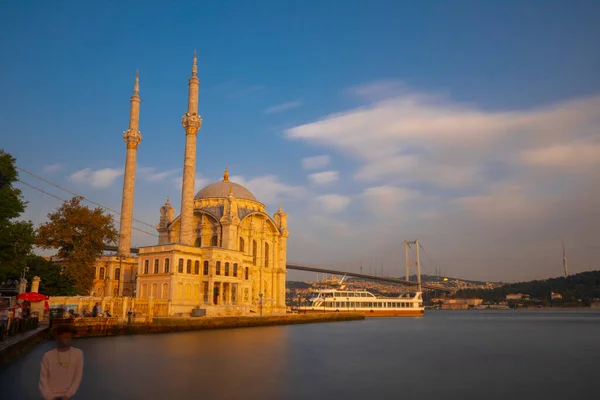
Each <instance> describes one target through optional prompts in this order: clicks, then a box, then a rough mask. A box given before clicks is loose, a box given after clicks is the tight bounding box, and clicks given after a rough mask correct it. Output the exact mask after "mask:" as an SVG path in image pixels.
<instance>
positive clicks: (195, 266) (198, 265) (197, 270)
mask: <svg viewBox="0 0 600 400" xmlns="http://www.w3.org/2000/svg"><path fill="white" fill-rule="evenodd" d="M194 274H196V275H198V274H200V261H196V262H195V263H194Z"/></svg>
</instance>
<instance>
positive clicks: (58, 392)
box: [39, 325, 83, 400]
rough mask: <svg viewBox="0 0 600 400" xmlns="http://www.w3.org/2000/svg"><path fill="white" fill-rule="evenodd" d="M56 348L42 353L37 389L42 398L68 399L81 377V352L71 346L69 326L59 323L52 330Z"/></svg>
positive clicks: (74, 391)
mask: <svg viewBox="0 0 600 400" xmlns="http://www.w3.org/2000/svg"><path fill="white" fill-rule="evenodd" d="M54 336H55V338H56V345H57V346H56V349H53V350H50V351H48V352H46V354H44V357H43V358H42V362H41V370H40V383H39V389H40V393H41V394H42V397H43V398H44V400H69V399H71V398H72V397H73V396H74V395H75V394H76V393H77V390H78V389H79V385H80V384H81V379H82V377H83V352H82V351H81V350H80V349H78V348H75V347H72V346H71V336H72V331H71V327H70V326H68V325H59V326H58V327H56V329H55V331H54Z"/></svg>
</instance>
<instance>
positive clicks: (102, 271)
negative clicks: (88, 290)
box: [98, 267, 104, 279]
mask: <svg viewBox="0 0 600 400" xmlns="http://www.w3.org/2000/svg"><path fill="white" fill-rule="evenodd" d="M98 279H104V267H100V272H98Z"/></svg>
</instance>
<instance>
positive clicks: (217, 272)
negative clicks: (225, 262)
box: [215, 261, 221, 275]
mask: <svg viewBox="0 0 600 400" xmlns="http://www.w3.org/2000/svg"><path fill="white" fill-rule="evenodd" d="M215 273H216V274H217V275H221V261H217V268H216V272H215Z"/></svg>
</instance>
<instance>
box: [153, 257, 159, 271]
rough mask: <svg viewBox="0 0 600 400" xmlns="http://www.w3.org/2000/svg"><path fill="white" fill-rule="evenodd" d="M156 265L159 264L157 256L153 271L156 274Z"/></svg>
mask: <svg viewBox="0 0 600 400" xmlns="http://www.w3.org/2000/svg"><path fill="white" fill-rule="evenodd" d="M158 266H159V261H158V258H157V259H156V260H154V273H155V274H158Z"/></svg>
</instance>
